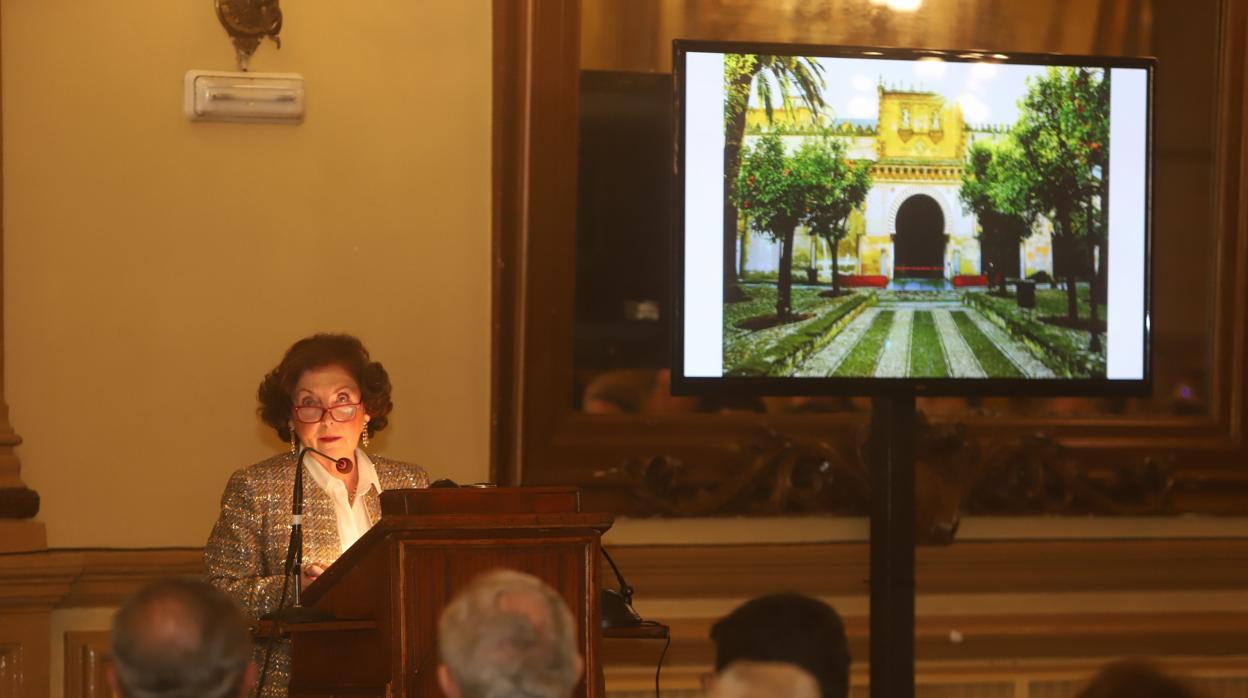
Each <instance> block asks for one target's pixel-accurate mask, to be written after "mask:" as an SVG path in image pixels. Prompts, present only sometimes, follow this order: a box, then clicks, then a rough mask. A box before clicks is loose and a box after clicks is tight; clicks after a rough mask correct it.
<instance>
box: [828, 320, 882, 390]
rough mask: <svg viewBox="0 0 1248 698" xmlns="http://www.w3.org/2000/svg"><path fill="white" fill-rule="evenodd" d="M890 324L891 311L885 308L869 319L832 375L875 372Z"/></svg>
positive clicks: (863, 374) (869, 373)
mask: <svg viewBox="0 0 1248 698" xmlns="http://www.w3.org/2000/svg"><path fill="white" fill-rule="evenodd" d="M892 326H893V311H891V310H885V311H882V312H880V314H879V315H876V316H875V319H874V320H872V321H871V326H870V327H868V328H867V331H866V332H864V333H863V334H862V336H861V337H859V338H858V343H857V344H855V345H854V348H853V349H852V350H850V352H849V355H848V356H846V357H845V360H844V361H842V362H841V365H840V366H837V367H836V372H835V373H834V374H833V375H836V376H844V377H865V376H870V375H872V374H873V373H875V364H876V362H877V361H879V360H880V352H881V351H882V350H883V349H884V340H886V339H888V330H889V329H890V328H892Z"/></svg>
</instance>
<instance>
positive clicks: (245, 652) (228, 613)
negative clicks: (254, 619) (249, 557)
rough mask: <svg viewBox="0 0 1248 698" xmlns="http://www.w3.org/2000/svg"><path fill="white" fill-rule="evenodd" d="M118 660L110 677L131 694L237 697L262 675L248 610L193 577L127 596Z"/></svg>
mask: <svg viewBox="0 0 1248 698" xmlns="http://www.w3.org/2000/svg"><path fill="white" fill-rule="evenodd" d="M113 660H114V668H113V670H112V672H111V673H110V674H109V677H108V678H109V683H110V684H112V688H113V692H114V693H115V694H117V695H120V696H124V698H236V697H238V696H245V695H247V693H248V692H249V691H250V690H251V687H252V685H253V684H254V683H255V680H256V667H255V664H253V663H252V662H251V635H250V634H249V633H248V630H247V622H246V621H245V620H244V619H243V614H242V612H241V611H240V610H239V609H238V606H236V605H235V604H234V602H233V601H232V600H231V599H230V598H229V597H228V596H226V595H225V594H224V593H222V592H221V591H220V590H218V589H216V588H215V587H213V586H211V585H210V584H208V583H207V582H202V581H196V580H190V579H169V580H165V581H161V582H156V583H154V584H152V585H150V586H148V587H145V588H144V589H141V590H140V591H139V592H138V593H136V594H134V595H133V596H131V597H130V598H129V599H127V600H126V602H125V603H124V604H122V607H121V609H120V610H118V611H117V614H116V615H115V616H114V617H113Z"/></svg>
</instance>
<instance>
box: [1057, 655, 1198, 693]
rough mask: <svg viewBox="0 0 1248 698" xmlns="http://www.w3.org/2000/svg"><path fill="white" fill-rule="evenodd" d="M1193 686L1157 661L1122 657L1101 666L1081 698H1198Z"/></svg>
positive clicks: (1084, 689) (1085, 687)
mask: <svg viewBox="0 0 1248 698" xmlns="http://www.w3.org/2000/svg"><path fill="white" fill-rule="evenodd" d="M1196 696H1197V694H1196V692H1195V691H1193V690H1192V688H1191V687H1190V686H1188V685H1187V684H1185V683H1183V682H1182V681H1179V680H1178V679H1176V678H1173V677H1171V676H1168V675H1167V674H1166V673H1165V672H1163V671H1162V670H1161V669H1160V668H1159V667H1158V666H1157V665H1156V664H1153V663H1152V662H1148V661H1144V660H1142V659H1121V660H1118V661H1116V662H1110V663H1109V664H1106V665H1105V666H1103V667H1101V670H1100V671H1099V672H1097V674H1096V676H1094V677H1093V678H1092V681H1091V682H1089V683H1088V685H1087V686H1084V687H1083V690H1082V691H1080V692H1079V698H1196Z"/></svg>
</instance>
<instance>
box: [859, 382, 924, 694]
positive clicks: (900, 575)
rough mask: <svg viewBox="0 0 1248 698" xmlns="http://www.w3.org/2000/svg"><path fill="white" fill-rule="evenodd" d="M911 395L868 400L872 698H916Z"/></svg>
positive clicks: (913, 431)
mask: <svg viewBox="0 0 1248 698" xmlns="http://www.w3.org/2000/svg"><path fill="white" fill-rule="evenodd" d="M915 435H916V420H915V409H914V393H904V394H902V393H898V394H891V395H881V396H876V397H873V398H872V399H871V435H870V441H869V442H868V453H869V454H870V455H869V458H870V460H871V462H870V467H871V644H870V647H871V698H913V696H914V451H915V447H914V444H915Z"/></svg>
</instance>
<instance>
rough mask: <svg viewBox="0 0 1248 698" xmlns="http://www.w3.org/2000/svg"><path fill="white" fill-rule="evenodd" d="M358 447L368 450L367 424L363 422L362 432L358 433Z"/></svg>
mask: <svg viewBox="0 0 1248 698" xmlns="http://www.w3.org/2000/svg"><path fill="white" fill-rule="evenodd" d="M360 445H362V446H363V447H364V448H368V422H364V430H363V431H361V432H360Z"/></svg>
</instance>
